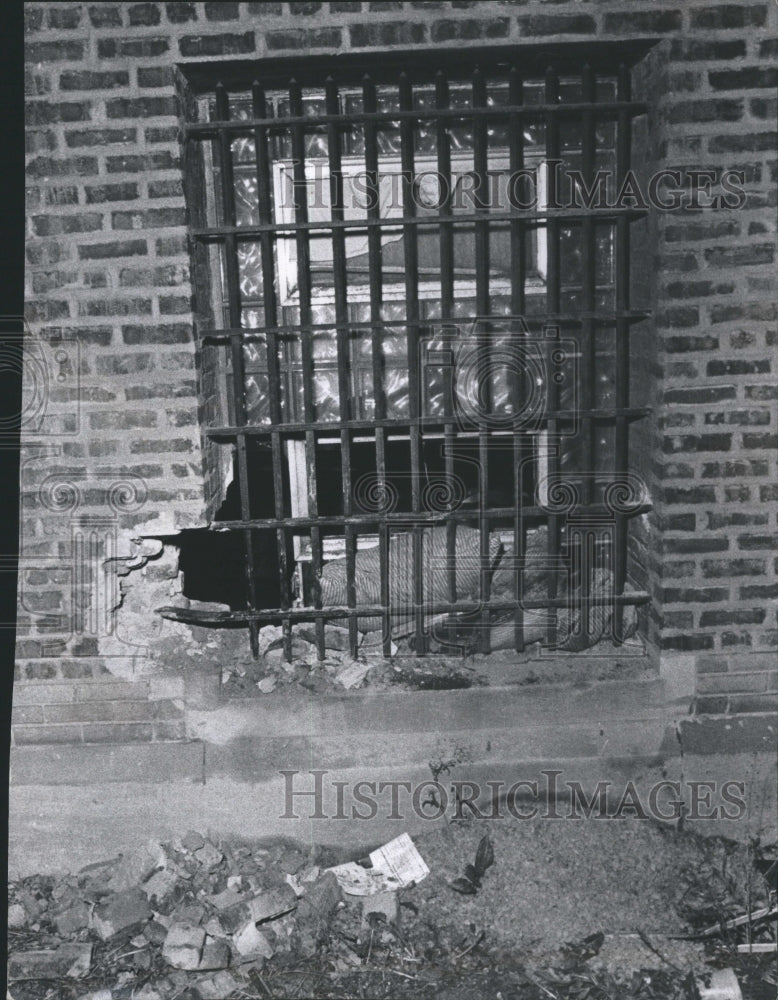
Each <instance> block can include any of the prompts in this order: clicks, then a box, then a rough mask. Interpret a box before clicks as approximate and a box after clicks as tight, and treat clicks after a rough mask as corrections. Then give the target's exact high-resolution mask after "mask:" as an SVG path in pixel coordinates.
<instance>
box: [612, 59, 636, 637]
mask: <svg viewBox="0 0 778 1000" xmlns="http://www.w3.org/2000/svg"><path fill="white" fill-rule="evenodd" d="M630 83H631V81H630V73H629V69H628V68H627V67H626V66H625V65H624V64H622V65H621V66H620V67H619V71H618V78H617V96H618V97H619V99H620V100H621V101H629V98H630V89H631V87H630ZM616 129H617V134H616V178H617V184H618V185H619V187H620V186H621V183H622V181H623V179H624V177H625V175H626V173H627V171H628V170H629V162H630V149H631V145H632V136H631V122H630V119H629V117H628V116H627V115H624V114H623V113H620V115H619V119H618V122H617V125H616ZM629 237H630V232H629V225H628V223H627V221H626V220H623V221H622V220H618V222H617V225H616V307H617V308H618V309H628V308H629V304H630V289H629V277H630V274H629V272H630V261H629V258H630V239H629ZM615 402H616V406H617V407H619V406H626V405H627V404H628V402H629V326H628V325H625V324H623V323H618V322H617V324H616V386H615ZM615 452H616V455H615V459H616V469H615V472H616V479H617V480H618V479H619V478H621V479H624V480H625V479H626V474H627V466H628V452H629V426H628V424H627V422H626V421H625V420H624V418H623V417H617V418H616V431H615ZM614 546H615V550H616V551H615V566H614V573H613V575H614V582H615V590H616V595H617V597H618V596H620V595H621V594H623V593H624V585H625V583H626V579H627V522H626V520H625V518H624V516H623V515H622V514H619V513H617V514H616V528H615V539H614ZM613 617H614V639H615V641H617V642H618V641H620V639H621V638H622V636H623V614H622V611H621V607H620V606H618V605H617V607H616V609H615V612H614V616H613Z"/></svg>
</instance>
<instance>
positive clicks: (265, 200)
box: [251, 82, 292, 659]
mask: <svg viewBox="0 0 778 1000" xmlns="http://www.w3.org/2000/svg"><path fill="white" fill-rule="evenodd" d="M251 101H252V108H253V111H254V117H255V118H258V119H261V118H265V117H266V106H267V105H266V99H265V92H264V90H263V88H262V87H261V86H260V85H259V83H257V82H255V83H254V86H253V87H252V93H251ZM254 148H255V150H256V157H257V207H258V209H259V218H260V220H261V221H262V222H264V223H271V222H272V221H273V201H272V190H273V186H272V179H271V170H270V153H269V149H268V135H267V130H266V129H265V128H263V127H262V126H257V127H256V128H255V130H254ZM260 252H261V254H262V301H263V307H264V317H265V328H264V331H263V332H264V336H265V344H266V351H267V384H268V405H269V410H270V423H271V431H270V446H271V458H272V462H273V500H274V504H275V516H276V517H277V518H283V517H284V452H283V443H282V441H281V435H280V433H279V431H278V427H279V425H280V424H281V423H283V415H282V413H281V398H280V387H281V372H280V366H279V359H278V348H279V343H278V334H277V326H278V302H277V297H276V287H275V245H274V240H273V236H272V234H271V233H269V232H268V233H263V234H262V236H261V237H260ZM287 541H288V538H287V532H286V530H285V529H283V528H278V529H276V545H277V547H278V582H279V588H280V598H281V607H282V608H289V607H291V605H292V594H291V580H290V573H289V564H288V560H287ZM282 628H283V634H284V655H285V656H286V658H287V659H291V656H292V628H291V622H290V621H289V619H285V620H284V621H283V623H282Z"/></svg>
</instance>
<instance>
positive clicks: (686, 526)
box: [660, 514, 697, 531]
mask: <svg viewBox="0 0 778 1000" xmlns="http://www.w3.org/2000/svg"><path fill="white" fill-rule="evenodd" d="M696 521H697V515H696V514H667V515H665V516H664V517H662V518H661V519H660V529H661V530H662V531H694V528H695V525H696Z"/></svg>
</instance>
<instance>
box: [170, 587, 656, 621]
mask: <svg viewBox="0 0 778 1000" xmlns="http://www.w3.org/2000/svg"><path fill="white" fill-rule="evenodd" d="M649 600H650V595H649V594H648V593H646V592H645V591H642V590H640V591H634V592H632V593H628V594H620V595H615V594H606V595H602V596H599V597H589V598H587V601H586V603H587V605H589V606H599V607H603V606H612V605H616V606H619V607H622V606H628V605H637V604H646V603H647V602H648V601H649ZM570 604H571V601H570V600H569V599H568V598H566V597H557V598H554V599H553V600H549V599H544V600H540V599H539V600H536V601H529V600H527V601H522V602H521V605H518V604H517V603H516V601H494V602H493V603H491V602H490V603H488V604H487V605H483V604H481V603H480V602H479V601H458V602H456V603H455V604H445V603H438V604H422V605H420V606H417V605H414V604H411V603H407V604H403V605H402V606H399V607H392V606H389V607H384V606H383V605H381V604H370V605H360V606H358V607H357V609H356V610H357V616H358V617H359V618H379V617H381V616H382V615H390V616H393V617H400V616H402V617H408V616H409V615H410V614H411V612H413V611H415V610H421V611H422V612H423V613H424V614H426V615H430V616H432V615H443V614H470V613H472V612H474V611H481V610H482V609H483V608H484V607H485V606H486V607H487V608H488V609H489V610H490V611H515V610H516V609H517V607H521V608H523V609H525V610H532V611H534V610H542V609H543V608H569V607H570ZM156 612H157V614H159V615H162V617H163V618H167V619H169V620H170V621H179V622H187V623H189V624H192V625H206V624H211V625H242V624H248V623H249V622H257V621H265V622H268V621H272V620H275V619H279V618H284V619H287V620H291V621H310V620H311V619H315V618H319V619H321V618H348V617H349V615H353V614H354V608H349V607H347V606H345V605H340V604H334V605H332V606H331V607H324V608H313V607H304V608H292V609H286V610H283V609H281V608H267V609H262V610H261V611H198V610H197V609H196V608H193V609H189V608H177V607H163V608H157V609H156Z"/></svg>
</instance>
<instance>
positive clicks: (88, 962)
mask: <svg viewBox="0 0 778 1000" xmlns="http://www.w3.org/2000/svg"><path fill="white" fill-rule="evenodd" d="M91 967H92V945H91V944H63V945H60V947H59V948H56V949H45V950H38V951H23V952H19V953H18V954H16V955H11V956H10V957H9V959H8V979H9V981H10V982H18V981H20V980H24V979H61V978H62V977H63V976H67V977H68V978H73V979H77V978H80V977H81V976H85V975H86V974H87V973H88V972H89V970H90V968H91Z"/></svg>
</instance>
